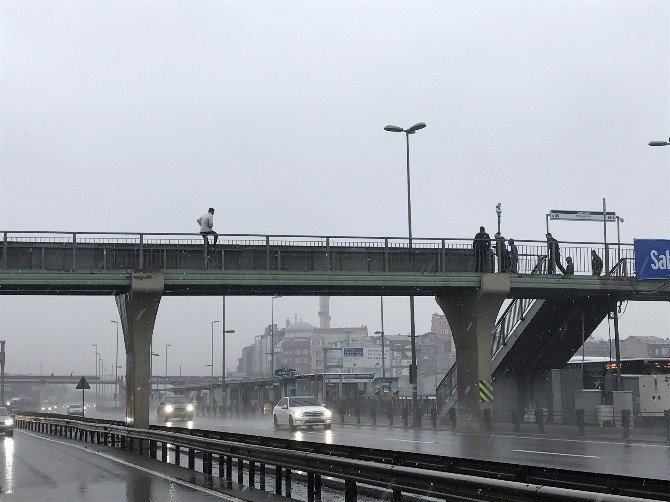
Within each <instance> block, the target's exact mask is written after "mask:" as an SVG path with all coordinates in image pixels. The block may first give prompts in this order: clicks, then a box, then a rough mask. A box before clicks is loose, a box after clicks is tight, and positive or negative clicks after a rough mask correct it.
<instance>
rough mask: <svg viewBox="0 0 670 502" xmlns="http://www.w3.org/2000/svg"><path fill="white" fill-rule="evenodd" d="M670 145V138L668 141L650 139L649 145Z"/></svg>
mask: <svg viewBox="0 0 670 502" xmlns="http://www.w3.org/2000/svg"><path fill="white" fill-rule="evenodd" d="M668 145H670V138H668V141H650V142H649V146H668Z"/></svg>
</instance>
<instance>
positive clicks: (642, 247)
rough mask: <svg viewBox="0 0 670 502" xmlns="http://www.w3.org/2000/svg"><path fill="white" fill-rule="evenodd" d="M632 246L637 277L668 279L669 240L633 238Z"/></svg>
mask: <svg viewBox="0 0 670 502" xmlns="http://www.w3.org/2000/svg"><path fill="white" fill-rule="evenodd" d="M634 246H635V275H636V277H637V278H638V279H670V240H667V239H635V241H634Z"/></svg>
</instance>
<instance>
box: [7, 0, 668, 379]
mask: <svg viewBox="0 0 670 502" xmlns="http://www.w3.org/2000/svg"><path fill="white" fill-rule="evenodd" d="M0 23H1V24H0V51H1V52H0V57H1V64H2V66H1V75H0V78H1V81H0V85H1V92H0V127H1V130H0V227H2V229H9V230H19V229H31V230H80V231H83V230H90V231H135V232H137V231H167V232H195V231H197V230H198V228H197V226H196V225H195V219H196V218H197V217H198V216H200V215H201V214H202V213H203V212H204V211H206V209H207V207H209V206H214V207H216V209H217V213H216V217H215V228H216V229H217V230H218V231H219V232H240V233H252V232H255V233H282V234H300V233H314V234H323V235H326V234H348V235H405V234H406V232H407V220H406V205H405V204H406V199H405V197H406V195H405V170H404V154H405V146H404V141H403V137H402V136H401V135H393V134H390V133H386V132H384V131H383V126H384V125H386V124H389V123H390V124H397V125H403V126H409V125H411V124H413V123H415V122H418V121H424V122H426V123H427V124H428V127H427V128H426V129H425V130H423V131H420V132H419V133H418V134H416V135H415V136H413V137H412V139H411V142H412V144H411V146H412V188H413V190H412V202H413V225H414V234H415V235H416V236H426V237H442V236H450V237H468V238H471V237H472V236H473V235H474V233H475V232H476V230H477V228H478V227H479V225H480V224H484V225H486V226H487V227H489V229H493V227H494V226H495V210H494V208H495V204H496V203H497V202H502V205H503V232H504V234H505V236H506V237H515V238H517V239H523V238H526V239H528V238H531V239H532V238H535V239H540V238H542V236H543V234H544V214H545V213H546V212H547V211H548V210H549V209H552V208H559V209H593V210H597V209H599V207H600V204H601V199H602V197H607V200H608V208H610V209H611V210H614V211H616V212H617V213H618V214H620V215H621V216H623V217H624V218H625V220H626V221H625V224H624V225H623V226H622V237H623V240H624V241H626V242H630V241H632V239H633V238H634V237H660V238H662V237H668V235H669V234H670V223H669V221H668V208H667V203H668V195H669V193H670V192H669V190H670V148H666V149H662V148H649V147H647V146H646V144H647V142H648V141H649V140H650V139H663V138H667V137H668V136H669V135H670V97H669V96H670V95H669V92H668V89H670V50H669V49H670V4H669V3H668V2H665V1H658V2H613V1H607V2H595V1H592V2H566V1H560V2H558V1H556V2H548V1H545V2H535V1H532V2H267V3H266V2H214V1H212V2H177V1H173V2H156V1H151V2H138V1H132V2H130V1H128V2H121V1H119V2H112V1H106V2H105V1H100V2H83V1H81V2H58V1H53V0H49V1H43V2H30V1H7V0H4V1H0ZM553 230H554V234H555V235H556V236H557V237H558V238H559V239H561V240H597V239H600V238H601V232H602V228H601V227H600V226H599V225H597V224H593V225H591V224H569V223H563V224H561V225H556V226H555V227H554V229H553ZM613 230H614V227H612V231H613ZM276 306H277V309H276V319H277V320H279V321H281V320H282V319H284V318H286V317H287V316H291V317H292V316H293V313H297V314H298V316H299V317H301V318H303V319H304V320H305V321H308V322H312V323H316V322H317V315H316V312H317V306H318V301H317V299H316V298H306V299H296V298H291V299H282V300H279V302H277V304H276ZM228 308H229V310H228V324H229V327H230V328H233V329H236V330H237V331H238V333H236V334H235V335H232V336H231V340H230V344H229V354H228V357H227V362H228V364H230V365H233V366H235V365H236V359H237V357H238V356H239V353H240V349H241V347H242V346H243V345H245V344H248V343H250V342H251V341H252V340H253V336H254V335H257V334H259V333H261V332H262V329H263V327H264V325H266V324H268V323H269V316H270V300H269V298H230V299H229V300H228ZM331 310H332V316H333V324H334V325H346V324H349V325H362V324H367V325H368V326H369V327H370V329H371V331H374V330H375V329H379V325H378V322H379V315H378V300H377V299H372V298H366V299H357V298H353V299H345V298H334V299H333V300H332V305H331ZM407 311H408V308H407V301H406V299H404V298H402V299H400V298H397V299H389V308H388V309H387V318H386V322H387V331H388V332H391V333H397V332H403V333H404V332H407V330H408V324H409V322H408V313H407ZM433 312H438V308H437V306H436V304H435V303H434V301H433V300H432V299H430V298H422V299H419V300H418V302H417V319H418V325H417V329H418V330H419V331H426V330H428V329H429V328H430V324H429V322H430V315H431V314H432V313H433ZM116 318H117V313H116V309H115V305H114V302H113V299H112V298H111V297H110V298H72V297H66V298H47V297H3V298H0V333H1V334H2V337H3V338H6V339H7V340H8V351H11V352H12V355H11V357H10V358H9V359H8V370H9V371H10V372H18V371H30V372H38V371H39V363H40V362H43V363H44V367H45V371H46V372H51V371H54V372H57V373H62V372H69V371H75V372H78V371H81V370H82V369H84V365H86V368H88V367H92V366H93V365H92V360H93V356H92V355H91V354H92V349H91V347H90V344H91V343H98V344H99V345H100V346H101V347H102V352H103V357H104V358H105V359H106V360H107V361H110V362H111V358H112V356H113V346H114V328H113V326H112V325H111V324H110V323H109V320H110V319H116ZM219 318H220V298H169V299H164V301H163V303H162V306H161V309H160V311H159V316H158V322H157V325H156V330H155V350H157V351H158V352H160V353H161V355H163V352H164V347H162V346H163V345H165V344H166V343H172V344H173V347H172V348H171V350H172V352H171V354H174V355H173V356H171V357H170V359H171V361H173V362H174V364H175V365H176V364H178V363H181V364H182V365H183V371H184V372H185V373H206V372H207V371H208V369H207V368H205V367H204V364H205V363H206V362H207V361H208V360H209V349H208V346H209V322H210V321H211V320H214V319H219ZM621 328H622V334H623V335H624V336H627V335H629V334H655V335H660V336H670V334H669V332H670V308H669V307H668V305H667V304H663V305H639V304H634V305H630V306H629V307H628V310H627V312H626V314H625V315H624V317H623V318H622V322H621ZM598 334H599V335H600V336H602V335H605V336H606V335H607V326H606V325H604V326H601V327H600V328H599V331H598ZM200 348H202V349H200ZM218 360H219V361H220V356H218ZM163 364H164V360H163V358H162V357H161V359H160V365H161V366H160V367H161V368H162V367H163V366H162V365H163ZM170 371H171V372H172V373H174V372H176V371H177V367H176V366H172V364H171V366H170Z"/></svg>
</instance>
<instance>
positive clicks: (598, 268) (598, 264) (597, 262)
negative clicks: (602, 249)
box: [591, 249, 603, 275]
mask: <svg viewBox="0 0 670 502" xmlns="http://www.w3.org/2000/svg"><path fill="white" fill-rule="evenodd" d="M591 270H592V271H593V275H600V274H602V272H603V260H602V258H601V257H600V256H598V253H596V252H595V250H593V249H592V250H591Z"/></svg>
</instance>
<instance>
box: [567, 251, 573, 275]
mask: <svg viewBox="0 0 670 502" xmlns="http://www.w3.org/2000/svg"><path fill="white" fill-rule="evenodd" d="M565 262H566V263H567V266H566V267H565V275H575V264H574V263H572V256H568V257H567V258H566V259H565Z"/></svg>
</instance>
